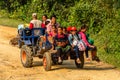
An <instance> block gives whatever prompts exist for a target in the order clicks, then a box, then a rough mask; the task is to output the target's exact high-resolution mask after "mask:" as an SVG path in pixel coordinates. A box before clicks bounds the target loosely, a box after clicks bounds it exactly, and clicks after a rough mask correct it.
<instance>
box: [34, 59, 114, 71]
mask: <svg viewBox="0 0 120 80" xmlns="http://www.w3.org/2000/svg"><path fill="white" fill-rule="evenodd" d="M38 66H40V67H42V66H43V64H42V61H34V63H33V67H38ZM60 69H72V70H111V69H116V67H114V66H111V65H109V64H107V65H106V64H104V63H103V64H102V65H96V64H95V63H85V65H84V68H83V69H79V68H77V67H76V65H75V64H74V62H68V61H65V62H63V64H62V65H52V69H51V71H54V70H60Z"/></svg>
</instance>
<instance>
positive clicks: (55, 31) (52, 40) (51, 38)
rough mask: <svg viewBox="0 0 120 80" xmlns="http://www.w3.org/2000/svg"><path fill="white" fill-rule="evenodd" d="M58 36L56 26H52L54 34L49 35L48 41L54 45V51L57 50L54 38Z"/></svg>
mask: <svg viewBox="0 0 120 80" xmlns="http://www.w3.org/2000/svg"><path fill="white" fill-rule="evenodd" d="M56 35H57V29H56V26H52V32H51V33H50V34H49V35H48V40H49V42H50V43H51V44H52V50H54V49H55V45H56V44H55V42H54V38H55V36H56Z"/></svg>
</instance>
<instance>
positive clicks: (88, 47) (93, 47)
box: [79, 25, 100, 62]
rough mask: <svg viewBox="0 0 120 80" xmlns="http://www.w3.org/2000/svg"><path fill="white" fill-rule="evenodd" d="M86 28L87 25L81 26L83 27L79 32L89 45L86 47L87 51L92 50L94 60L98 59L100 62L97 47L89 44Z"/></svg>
mask: <svg viewBox="0 0 120 80" xmlns="http://www.w3.org/2000/svg"><path fill="white" fill-rule="evenodd" d="M86 30H87V26H86V25H83V26H81V29H80V32H79V34H80V35H81V38H82V40H83V41H84V42H85V44H86V45H87V49H86V51H85V52H88V50H91V54H92V60H96V61H97V62H100V59H99V57H97V47H96V46H94V45H91V44H89V42H88V40H87V36H86V34H85V32H86Z"/></svg>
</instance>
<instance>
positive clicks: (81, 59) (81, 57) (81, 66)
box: [75, 52, 84, 69]
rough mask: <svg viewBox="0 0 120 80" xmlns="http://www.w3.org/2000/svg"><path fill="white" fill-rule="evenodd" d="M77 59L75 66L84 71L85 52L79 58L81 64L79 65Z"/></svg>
mask: <svg viewBox="0 0 120 80" xmlns="http://www.w3.org/2000/svg"><path fill="white" fill-rule="evenodd" d="M76 59H77V58H75V65H76V67H77V68H81V69H82V68H83V67H84V55H83V52H82V53H80V56H79V59H80V61H81V63H77V62H76Z"/></svg>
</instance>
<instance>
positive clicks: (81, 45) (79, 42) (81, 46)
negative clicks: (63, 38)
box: [72, 34, 87, 51]
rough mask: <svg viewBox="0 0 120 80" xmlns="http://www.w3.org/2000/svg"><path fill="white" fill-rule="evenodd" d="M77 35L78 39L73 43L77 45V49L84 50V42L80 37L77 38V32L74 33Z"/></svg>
mask: <svg viewBox="0 0 120 80" xmlns="http://www.w3.org/2000/svg"><path fill="white" fill-rule="evenodd" d="M76 35H77V39H78V41H77V42H73V44H76V46H78V49H79V51H85V50H86V47H87V46H86V44H85V43H84V41H83V40H82V39H80V38H79V35H78V34H76ZM72 38H73V39H72V40H74V36H73V35H72Z"/></svg>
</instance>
